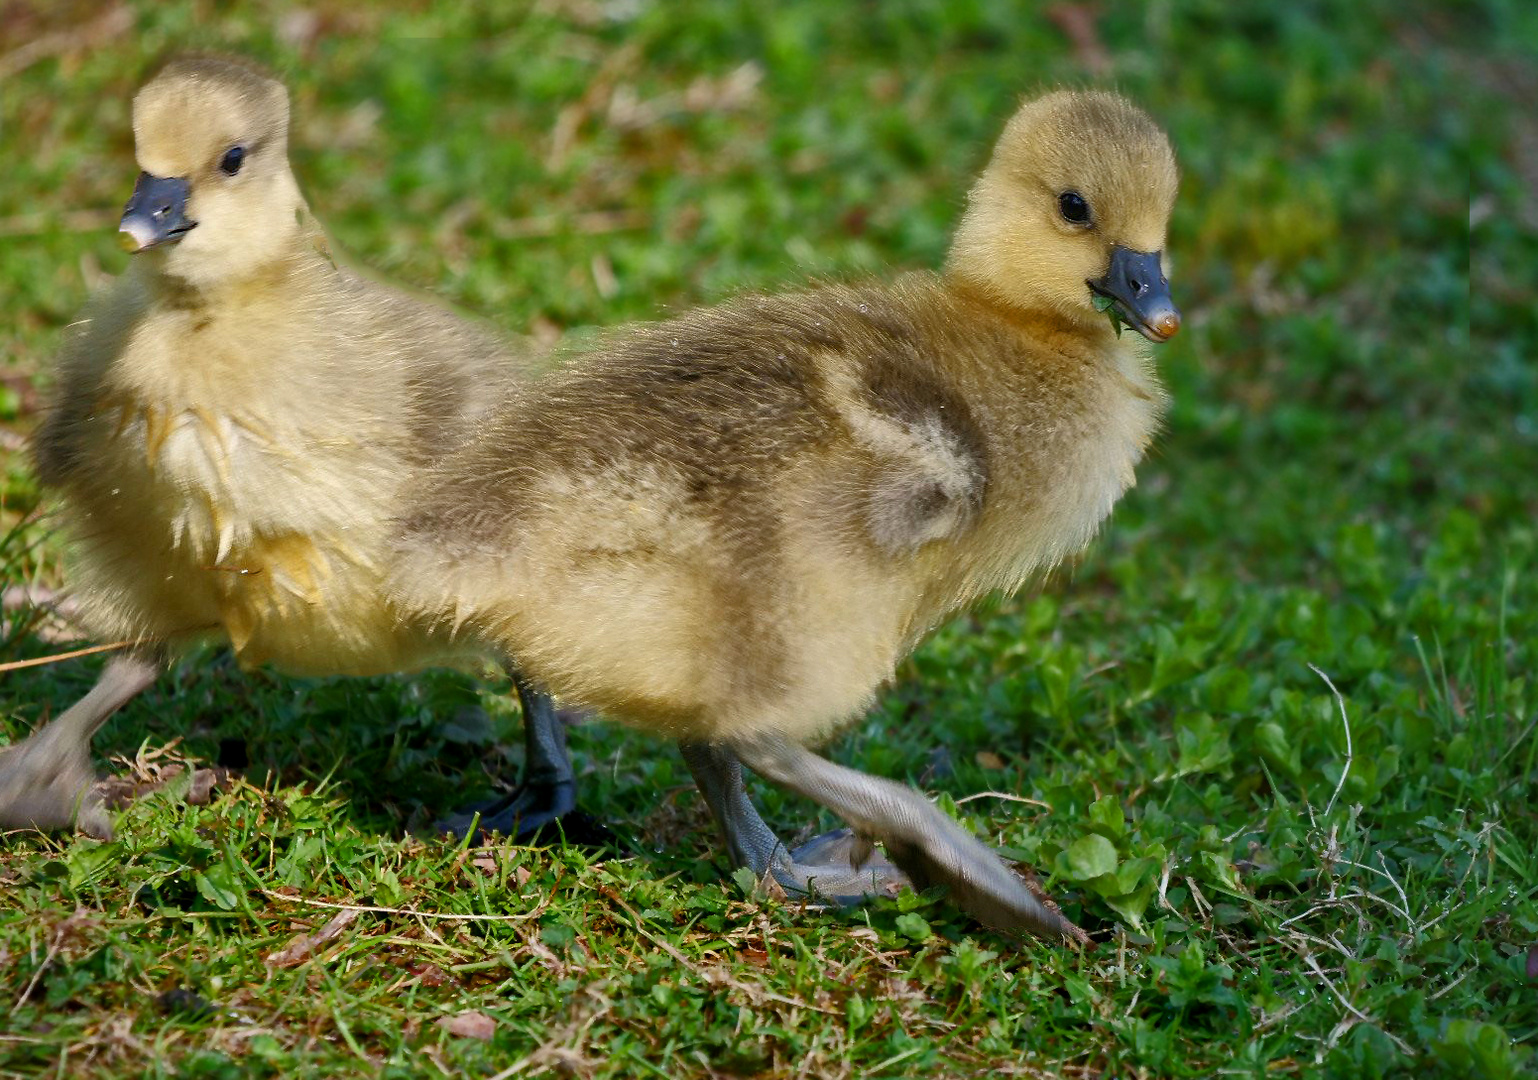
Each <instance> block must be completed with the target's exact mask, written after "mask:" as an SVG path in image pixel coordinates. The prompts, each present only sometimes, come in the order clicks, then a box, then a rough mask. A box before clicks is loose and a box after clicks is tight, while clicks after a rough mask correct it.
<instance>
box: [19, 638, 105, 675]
mask: <svg viewBox="0 0 1538 1080" xmlns="http://www.w3.org/2000/svg"><path fill="white" fill-rule="evenodd" d="M132 644H134V642H132V641H114V642H112V643H111V644H110V645H91V646H88V647H87V648H84V649H74V650H72V651H70V652H63V653H55V654H54V655H52V656H36V657H33V658H32V659H31V660H12V661H11V662H10V663H6V664H0V674H3V673H5V672H7V671H19V670H21V669H22V668H29V667H42V666H43V665H44V664H57V663H59V662H60V661H63V660H73V659H75V657H77V656H90V655H91V654H92V653H99V652H112V651H113V650H115V649H126V648H128V646H130V645H132Z"/></svg>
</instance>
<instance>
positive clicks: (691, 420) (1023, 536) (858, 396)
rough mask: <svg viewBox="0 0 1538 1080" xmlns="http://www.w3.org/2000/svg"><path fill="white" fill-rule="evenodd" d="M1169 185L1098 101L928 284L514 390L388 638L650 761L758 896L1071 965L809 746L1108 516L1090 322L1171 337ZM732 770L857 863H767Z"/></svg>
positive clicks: (879, 796) (453, 486) (1138, 442)
mask: <svg viewBox="0 0 1538 1080" xmlns="http://www.w3.org/2000/svg"><path fill="white" fill-rule="evenodd" d="M1176 183H1177V177H1176V167H1175V160H1174V156H1173V154H1172V152H1171V149H1170V146H1169V142H1168V140H1167V139H1166V137H1165V135H1164V133H1163V132H1162V131H1161V130H1160V129H1159V128H1158V126H1157V125H1156V124H1155V123H1154V122H1153V121H1152V120H1151V119H1149V117H1148V116H1147V115H1145V114H1144V113H1143V112H1141V111H1139V110H1138V109H1137V108H1135V107H1134V106H1132V105H1131V104H1129V103H1128V102H1126V101H1125V100H1123V99H1122V98H1120V97H1117V96H1115V95H1113V94H1109V93H1099V92H1058V93H1052V94H1048V95H1047V96H1045V97H1042V98H1040V99H1038V100H1035V101H1031V102H1029V103H1027V104H1025V105H1024V106H1023V107H1022V108H1021V109H1020V110H1019V111H1018V113H1017V114H1016V115H1015V116H1014V117H1013V119H1011V120H1010V122H1009V124H1008V126H1007V127H1006V129H1005V131H1004V133H1003V135H1002V137H1001V139H1000V140H999V143H998V145H997V148H996V150H995V152H994V155H993V158H992V161H991V162H990V164H989V165H988V166H987V168H986V170H985V171H984V172H983V174H982V176H981V178H980V179H979V180H978V181H977V183H976V185H975V187H974V188H973V189H972V192H971V195H970V199H969V203H968V206H967V209H966V211H965V214H964V215H963V217H962V220H961V224H960V227H959V229H958V231H957V233H956V236H955V240H954V244H953V246H952V249H951V253H950V256H949V259H948V261H947V264H946V267H945V270H944V273H943V274H940V275H936V274H931V273H916V274H909V275H907V276H904V277H901V278H899V279H898V280H896V281H895V282H894V283H892V284H890V285H882V284H862V285H828V286H823V287H818V288H813V289H810V290H808V291H804V292H799V293H793V294H789V295H782V296H750V297H745V298H741V299H737V300H735V301H732V302H729V303H726V304H724V305H722V306H719V307H715V308H709V309H702V310H698V311H694V312H692V313H690V314H687V315H685V316H683V317H681V318H678V319H675V320H673V321H670V322H664V323H660V324H654V325H649V326H641V327H637V328H632V329H626V330H622V331H620V332H618V333H614V334H612V335H610V336H607V337H603V338H600V339H598V340H597V341H596V342H595V343H593V344H590V345H588V346H587V347H585V348H584V349H582V350H581V351H580V354H579V355H570V356H568V358H567V362H566V363H565V364H564V366H562V367H560V368H559V369H557V370H556V371H554V372H553V373H551V374H548V375H545V376H542V377H540V378H539V379H537V380H536V381H534V382H532V383H529V384H526V385H521V386H515V387H513V388H512V389H511V390H510V391H509V393H508V395H507V396H506V398H505V399H504V400H503V401H502V403H501V404H500V405H499V407H498V408H497V410H496V411H495V413H494V414H493V415H492V416H490V417H489V418H488V420H487V421H486V422H485V423H484V424H483V425H481V426H480V427H479V428H478V429H477V432H476V434H475V437H474V438H473V439H470V440H467V441H466V442H465V443H464V444H463V445H462V446H460V447H459V448H458V449H457V450H456V451H454V452H453V453H452V454H450V455H449V456H448V457H447V458H446V460H445V461H444V462H443V463H442V464H441V466H440V467H439V468H437V470H436V472H435V474H434V476H433V478H432V479H431V480H430V481H429V482H428V483H426V484H424V485H422V490H423V491H426V492H430V493H431V494H430V495H428V497H427V498H426V499H425V500H423V501H422V502H421V503H420V504H418V505H417V506H416V507H415V508H414V509H413V511H412V513H411V514H410V515H409V516H408V517H407V518H406V519H405V520H404V522H403V527H402V533H401V537H400V539H399V552H400V554H399V556H398V557H397V558H394V559H392V560H391V562H390V565H391V571H392V574H393V578H392V580H393V583H394V585H393V587H394V589H395V591H396V594H397V596H398V598H399V601H400V603H401V605H402V607H403V608H405V609H407V610H409V611H411V612H414V613H416V615H417V618H416V619H414V620H412V621H413V622H419V623H425V622H435V623H436V624H439V625H443V626H447V627H452V628H454V630H455V632H456V640H458V641H465V642H473V643H475V644H476V645H477V646H479V647H481V648H484V649H486V650H488V651H489V652H490V653H491V654H493V655H497V656H508V657H510V656H516V657H517V658H518V662H519V664H520V666H521V667H522V669H523V670H524V671H525V672H526V673H528V674H529V675H530V676H531V677H532V678H534V679H535V680H536V681H537V682H539V683H540V684H541V685H543V686H545V687H548V688H549V689H550V690H551V691H552V692H553V693H555V694H556V695H557V697H559V698H562V699H564V700H567V701H569V702H571V703H573V704H576V705H579V706H582V707H585V708H590V709H594V710H598V711H600V712H603V713H605V714H608V715H610V716H613V717H616V718H619V719H622V720H624V721H628V722H629V723H631V724H634V725H637V726H639V727H642V728H644V729H647V730H650V731H653V732H656V733H659V734H661V735H664V736H666V737H669V738H672V739H676V740H678V741H679V742H680V744H681V747H682V750H683V754H684V756H685V759H686V761H687V762H688V764H689V767H690V769H691V770H692V772H693V774H694V777H695V780H696V782H697V783H698V785H699V787H700V789H701V791H702V793H703V794H704V796H705V798H706V801H707V802H708V804H709V806H710V808H711V811H712V813H713V815H714V817H715V819H716V821H717V824H718V825H719V827H720V830H721V832H722V834H723V836H724V839H725V842H726V846H727V849H728V852H729V855H730V857H731V859H732V860H733V861H734V862H735V863H737V864H738V865H741V866H746V867H748V868H750V869H751V870H752V871H753V872H754V873H755V874H758V875H760V876H761V878H772V879H774V880H775V881H777V882H778V883H779V884H780V885H781V886H783V887H784V888H786V889H788V890H792V891H795V892H799V893H804V894H818V895H822V896H824V897H829V898H833V899H852V898H857V897H859V896H862V895H866V894H871V893H879V892H884V891H887V890H889V889H890V888H891V887H892V886H894V885H895V884H897V883H899V882H901V881H903V880H904V878H905V879H906V880H907V881H908V882H911V883H912V884H913V885H914V886H916V887H924V886H926V885H929V884H944V885H947V886H949V889H950V895H951V896H952V898H953V899H954V900H955V901H956V902H957V903H959V904H960V906H961V907H963V908H964V909H965V910H967V911H968V912H970V913H971V914H972V915H974V916H975V917H977V918H979V919H980V920H982V921H983V922H985V923H988V924H991V925H993V926H995V927H1000V928H1005V929H1028V930H1032V931H1035V932H1038V933H1043V934H1047V935H1059V936H1062V937H1065V938H1069V939H1076V940H1082V939H1083V932H1082V931H1081V930H1080V929H1079V928H1078V927H1076V926H1074V925H1073V924H1072V923H1071V922H1069V921H1068V920H1067V919H1066V918H1064V917H1063V916H1062V914H1061V913H1060V912H1059V911H1058V910H1057V909H1056V907H1055V906H1054V905H1052V904H1051V903H1050V902H1043V901H1041V900H1039V899H1038V898H1037V896H1036V895H1035V894H1034V893H1033V892H1032V890H1030V889H1028V888H1027V887H1026V886H1025V884H1024V883H1023V882H1022V881H1021V880H1020V878H1018V877H1017V876H1016V875H1015V874H1014V873H1013V872H1012V871H1011V870H1010V869H1009V868H1007V867H1006V866H1005V865H1004V864H1003V863H1002V862H1001V861H1000V860H999V858H998V857H997V856H996V855H994V854H993V853H992V852H990V851H989V850H988V849H987V848H986V847H985V846H984V845H983V844H981V843H980V842H979V841H978V840H977V839H975V838H974V837H973V836H971V835H970V834H969V833H967V832H966V831H964V830H963V829H961V828H960V827H958V826H957V825H956V824H955V823H954V822H953V821H952V820H951V819H950V818H948V817H947V816H946V815H944V814H943V813H941V812H940V811H939V810H937V809H936V808H935V807H934V806H933V805H932V804H931V803H930V802H928V801H927V800H926V799H924V798H923V797H922V796H921V795H920V794H919V793H918V792H916V791H914V790H913V789H912V788H910V787H907V786H905V785H902V784H897V783H894V782H892V781H890V780H884V779H877V778H874V777H870V776H867V775H864V774H862V773H859V772H856V771H854V770H852V769H848V768H844V767H842V766H839V765H836V764H833V763H831V762H829V761H827V760H825V759H824V758H822V757H820V756H818V755H817V754H815V753H813V752H812V751H811V750H809V749H807V745H808V744H811V743H815V742H816V741H818V740H821V739H824V738H825V737H827V736H828V735H829V734H830V733H831V732H832V731H833V730H834V729H835V728H836V727H838V725H839V724H841V723H843V722H845V721H847V720H848V719H850V718H851V717H853V716H855V715H857V714H859V713H860V712H861V711H862V710H864V709H866V708H867V707H868V706H869V705H870V704H871V702H872V700H873V697H874V694H875V692H876V690H877V689H878V688H879V687H880V686H881V685H882V684H883V683H884V682H886V681H887V680H889V679H890V678H892V676H893V674H894V671H895V669H896V666H897V664H898V662H899V661H900V660H901V659H902V658H903V657H904V656H906V655H907V654H908V653H909V652H910V651H911V650H912V649H913V648H914V647H915V646H916V645H917V644H918V643H919V642H920V641H921V640H922V639H923V638H924V636H925V634H926V633H928V631H929V630H930V629H931V628H932V627H934V626H935V625H936V624H937V623H939V622H940V621H941V620H943V619H945V618H946V617H947V616H949V615H951V614H952V613H954V612H956V611H958V610H959V609H962V608H964V607H966V606H967V605H968V604H969V603H970V602H972V601H973V600H975V599H976V598H978V597H979V596H980V595H982V594H984V593H986V592H989V591H991V590H995V589H1002V590H1006V591H1007V590H1014V589H1017V588H1019V587H1020V586H1021V585H1023V584H1024V583H1026V582H1027V581H1029V580H1031V579H1032V578H1034V577H1036V576H1038V575H1039V574H1041V573H1042V572H1044V571H1046V570H1047V569H1049V568H1051V567H1053V566H1054V565H1056V564H1058V563H1059V562H1061V561H1062V560H1063V559H1065V558H1067V557H1069V556H1071V555H1073V554H1074V553H1076V552H1078V551H1079V550H1080V549H1082V548H1083V547H1084V546H1085V545H1086V543H1087V542H1088V541H1089V540H1090V539H1091V537H1092V536H1093V535H1094V533H1095V532H1096V530H1097V529H1098V527H1099V526H1100V524H1101V522H1102V521H1103V520H1104V519H1105V518H1106V516H1107V514H1108V513H1109V512H1110V510H1111V507H1112V506H1113V505H1114V503H1115V502H1116V500H1117V498H1118V497H1119V496H1120V495H1121V494H1122V493H1123V492H1124V491H1126V489H1127V488H1128V487H1129V486H1130V485H1131V484H1132V483H1133V467H1134V466H1135V465H1136V464H1137V462H1138V461H1139V459H1140V458H1141V457H1142V455H1143V453H1144V451H1145V449H1146V448H1147V446H1148V444H1149V441H1150V439H1151V438H1152V437H1153V435H1154V433H1155V429H1156V428H1157V426H1158V424H1159V420H1160V414H1161V412H1162V411H1163V408H1164V401H1165V396H1164V393H1163V391H1162V390H1161V388H1160V385H1159V382H1158V379H1157V377H1156V376H1155V374H1154V372H1153V370H1152V368H1151V366H1150V363H1149V360H1148V358H1147V355H1146V351H1145V348H1144V347H1143V346H1142V345H1141V342H1140V341H1138V340H1137V339H1134V338H1132V337H1130V336H1129V337H1127V338H1123V337H1121V336H1120V333H1119V329H1120V327H1119V326H1113V323H1112V320H1111V319H1109V318H1108V317H1107V316H1108V312H1107V311H1106V310H1105V308H1106V306H1107V305H1109V306H1110V309H1111V312H1113V313H1114V314H1115V316H1116V317H1117V318H1119V320H1121V321H1122V322H1125V323H1127V324H1130V326H1131V327H1132V328H1133V329H1135V330H1137V331H1138V332H1139V333H1140V334H1141V335H1142V336H1143V337H1144V338H1147V339H1148V340H1149V341H1154V342H1161V341H1164V340H1167V339H1168V338H1169V337H1171V336H1172V335H1173V334H1174V333H1175V332H1176V331H1177V330H1178V329H1179V326H1180V315H1179V313H1178V312H1177V310H1176V309H1175V307H1174V305H1173V304H1172V302H1171V299H1170V293H1169V288H1168V282H1167V281H1166V279H1165V276H1164V272H1163V270H1162V268H1161V261H1162V251H1163V249H1164V246H1165V233H1166V228H1167V224H1168V220H1169V215H1170V211H1171V207H1172V205H1173V202H1174V198H1175V191H1176ZM742 765H746V766H748V767H749V768H750V769H752V770H753V771H755V772H757V773H759V774H760V775H761V776H763V777H765V778H766V779H768V780H770V781H772V782H774V783H776V784H779V785H781V786H782V787H785V788H788V789H790V790H792V791H795V792H799V793H800V794H802V795H805V796H808V797H810V798H811V799H813V800H814V801H816V802H818V803H820V804H821V805H823V806H825V807H827V808H829V809H830V810H832V811H833V812H834V813H835V814H837V815H838V816H840V817H841V818H843V819H844V821H845V822H847V823H848V824H849V825H850V826H852V827H853V834H847V833H845V834H830V835H828V836H825V837H819V838H818V839H816V840H814V841H812V842H811V843H809V844H808V845H806V846H804V847H802V848H800V849H798V850H797V851H793V852H791V851H787V850H786V848H785V845H784V844H783V843H781V842H780V840H779V839H778V837H776V836H775V835H774V833H773V832H772V831H771V830H770V829H769V828H768V827H767V826H766V825H765V824H764V822H763V821H762V819H761V818H760V817H759V816H758V814H757V812H756V811H755V810H754V808H753V806H752V804H751V802H750V801H749V800H748V798H747V795H746V793H745V791H744V789H743V785H742V770H741V766H742ZM873 840H876V841H880V842H881V844H882V845H883V846H884V848H885V851H886V853H887V856H888V857H889V858H890V860H891V861H890V863H887V862H883V861H881V860H877V859H872V845H871V841H873ZM892 864H895V866H894V865H892Z"/></svg>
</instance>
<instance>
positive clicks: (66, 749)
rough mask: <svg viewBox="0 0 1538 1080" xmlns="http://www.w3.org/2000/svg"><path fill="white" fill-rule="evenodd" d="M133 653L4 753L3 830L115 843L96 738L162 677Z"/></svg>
mask: <svg viewBox="0 0 1538 1080" xmlns="http://www.w3.org/2000/svg"><path fill="white" fill-rule="evenodd" d="M160 670H161V668H160V664H159V662H158V661H157V660H156V659H155V658H153V657H149V656H143V655H139V654H134V653H130V654H127V655H124V656H118V657H115V658H113V659H112V660H111V661H109V662H108V664H107V666H106V667H105V668H103V669H102V673H101V677H100V678H98V679H97V680H96V685H95V686H93V687H91V690H90V692H89V693H87V694H86V695H85V697H83V698H81V699H80V700H79V701H77V702H75V704H73V705H71V706H70V707H69V708H68V709H66V710H64V712H63V714H62V715H60V716H59V718H58V719H57V720H54V721H53V722H52V723H50V724H48V725H46V726H45V727H43V728H42V729H41V730H39V731H36V732H33V733H32V735H30V736H29V737H28V738H27V739H26V740H25V741H23V742H21V743H20V744H18V745H16V746H13V747H11V748H10V749H8V750H4V751H0V828H21V829H26V828H34V829H67V828H69V826H70V825H71V824H73V825H74V826H75V827H76V828H78V829H79V830H80V831H81V832H83V833H86V834H88V835H90V836H97V837H101V838H102V839H110V838H111V836H112V820H111V818H109V817H108V816H107V810H106V807H105V806H103V805H102V800H101V796H100V795H98V794H97V793H96V791H95V790H93V786H94V785H95V783H96V773H95V771H94V770H93V769H92V768H91V736H92V735H94V734H95V733H96V729H97V728H99V727H101V725H102V723H103V722H104V721H106V719H107V717H109V716H111V715H112V714H113V713H114V712H116V711H117V710H118V708H120V707H121V706H122V705H123V703H124V702H126V701H128V700H130V699H131V698H133V696H134V695H135V694H137V693H139V692H140V691H141V690H143V689H144V688H145V687H146V686H148V685H149V684H150V683H152V682H154V681H155V677H156V676H157V675H158V674H159V673H160Z"/></svg>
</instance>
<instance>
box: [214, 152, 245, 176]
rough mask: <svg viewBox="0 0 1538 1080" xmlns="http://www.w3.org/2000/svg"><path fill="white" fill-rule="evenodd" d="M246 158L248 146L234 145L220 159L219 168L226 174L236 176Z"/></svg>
mask: <svg viewBox="0 0 1538 1080" xmlns="http://www.w3.org/2000/svg"><path fill="white" fill-rule="evenodd" d="M245 160H246V148H245V147H244V146H232V147H230V148H229V149H228V150H226V151H225V152H224V157H222V158H220V159H219V169H220V171H221V172H223V173H224V175H225V176H234V175H235V174H236V173H238V172H239V171H240V166H241V163H242V162H244V161H245Z"/></svg>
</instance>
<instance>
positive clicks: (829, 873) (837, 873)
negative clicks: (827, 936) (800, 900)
mask: <svg viewBox="0 0 1538 1080" xmlns="http://www.w3.org/2000/svg"><path fill="white" fill-rule="evenodd" d="M679 749H680V750H681V751H682V752H683V756H684V761H685V762H686V763H687V764H688V766H689V771H690V773H692V774H693V776H694V782H695V784H696V785H698V786H699V789H700V794H702V795H703V796H704V797H705V803H706V805H707V806H709V807H710V813H711V816H713V817H714V818H715V819H716V826H717V827H718V828H719V829H720V830H721V836H722V838H723V839H725V841H726V850H727V853H728V854H729V855H730V856H731V859H732V863H733V865H735V866H745V867H747V868H748V869H749V870H751V871H753V873H754V874H755V875H756V876H757V877H758V878H759V880H760V881H761V882H763V883H764V884H768V883H769V882H771V881H772V882H774V884H775V885H778V886H779V887H780V888H781V889H783V890H784V891H785V892H786V893H787V894H788V895H791V896H804V897H808V898H810V899H812V900H814V901H823V902H826V903H831V904H840V905H844V906H848V905H851V904H859V903H863V902H864V901H866V900H869V899H870V898H871V897H873V896H896V895H897V893H898V892H900V891H901V890H902V887H903V886H904V885H906V884H907V883H908V879H907V877H906V876H905V875H904V874H903V872H902V871H901V870H899V869H898V868H897V867H896V866H895V865H893V864H892V863H891V862H889V861H888V860H887V859H886V857H885V856H883V855H881V853H880V852H878V851H877V850H876V849H875V846H874V845H873V844H871V842H870V840H869V839H868V838H866V837H863V836H860V835H858V834H856V833H855V832H854V831H853V830H851V829H835V830H834V831H833V832H828V833H823V834H822V835H821V836H814V837H813V838H812V839H810V840H808V841H807V842H806V843H804V844H802V845H801V846H800V847H798V848H795V849H794V850H790V849H788V848H787V847H786V846H785V844H784V843H783V842H782V841H781V840H780V838H779V837H778V836H776V835H775V833H774V830H773V829H771V828H769V826H768V825H767V824H765V823H764V819H763V818H761V817H760V816H759V814H758V810H757V809H756V808H755V807H754V806H753V802H752V800H751V799H749V798H748V793H747V790H746V789H745V788H744V787H743V786H742V765H741V763H739V762H738V760H737V758H736V756H735V755H734V754H733V753H732V752H731V751H730V750H728V749H727V748H726V747H723V746H716V745H711V744H709V743H683V744H681V745H680V746H679Z"/></svg>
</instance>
